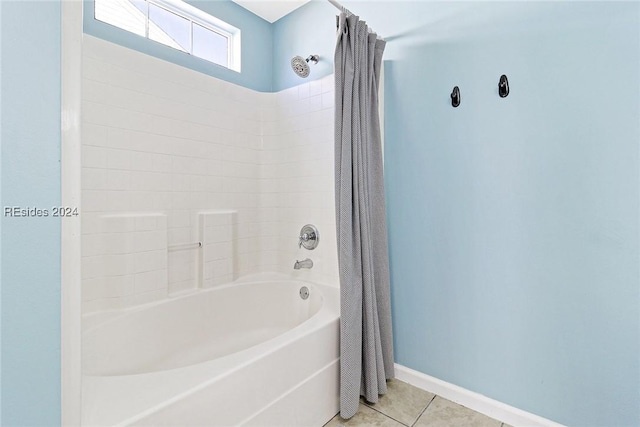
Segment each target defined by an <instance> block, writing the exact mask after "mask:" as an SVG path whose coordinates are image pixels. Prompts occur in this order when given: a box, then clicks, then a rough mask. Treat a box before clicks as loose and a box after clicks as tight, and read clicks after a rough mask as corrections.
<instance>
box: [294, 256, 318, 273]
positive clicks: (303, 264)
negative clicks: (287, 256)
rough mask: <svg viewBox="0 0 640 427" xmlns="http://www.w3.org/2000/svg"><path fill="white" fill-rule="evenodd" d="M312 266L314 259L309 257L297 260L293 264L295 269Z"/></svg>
mask: <svg viewBox="0 0 640 427" xmlns="http://www.w3.org/2000/svg"><path fill="white" fill-rule="evenodd" d="M311 267H313V261H311V260H310V259H309V258H307V259H305V260H302V261H296V263H295V264H293V269H294V270H300V269H301V268H311Z"/></svg>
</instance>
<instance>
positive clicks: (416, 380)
mask: <svg viewBox="0 0 640 427" xmlns="http://www.w3.org/2000/svg"><path fill="white" fill-rule="evenodd" d="M395 369H396V378H397V379H399V380H400V381H404V382H406V383H409V384H411V385H413V386H415V387H418V388H420V389H422V390H426V391H428V392H431V393H434V394H437V395H438V396H440V397H443V398H445V399H448V400H451V401H452V402H455V403H457V404H459V405H462V406H465V407H467V408H469V409H473V410H474V411H476V412H480V413H481V414H484V415H486V416H488V417H491V418H494V419H496V420H499V421H502V422H503V423H506V424H510V425H512V426H515V427H562V424H558V423H556V422H554V421H550V420H548V419H546V418H542V417H539V416H537V415H534V414H531V413H529V412H526V411H523V410H521V409H518V408H514V407H513V406H509V405H507V404H505V403H502V402H498V401H497V400H493V399H490V398H488V397H487V396H483V395H481V394H479V393H475V392H473V391H469V390H467V389H465V388H462V387H458V386H457V385H454V384H451V383H448V382H446V381H442V380H439V379H438V378H434V377H431V376H429V375H427V374H423V373H422V372H418V371H414V370H413V369H410V368H407V367H405V366H402V365H398V364H397V363H396V365H395Z"/></svg>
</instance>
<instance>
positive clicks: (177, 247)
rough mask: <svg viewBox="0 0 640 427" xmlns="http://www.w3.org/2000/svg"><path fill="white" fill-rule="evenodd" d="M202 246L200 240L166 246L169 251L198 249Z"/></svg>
mask: <svg viewBox="0 0 640 427" xmlns="http://www.w3.org/2000/svg"><path fill="white" fill-rule="evenodd" d="M201 247H202V242H196V243H185V244H183V245H173V246H168V247H167V250H169V251H184V250H187V249H198V248H201Z"/></svg>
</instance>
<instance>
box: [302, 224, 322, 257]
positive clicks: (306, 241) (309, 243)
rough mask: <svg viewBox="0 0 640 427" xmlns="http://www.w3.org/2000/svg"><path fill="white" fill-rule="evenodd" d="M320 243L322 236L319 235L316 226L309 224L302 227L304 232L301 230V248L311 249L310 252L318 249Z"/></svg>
mask: <svg viewBox="0 0 640 427" xmlns="http://www.w3.org/2000/svg"><path fill="white" fill-rule="evenodd" d="M319 242H320V235H319V234H318V229H317V228H316V227H315V226H314V225H311V224H307V225H305V226H304V227H302V230H300V240H299V243H298V247H299V248H301V247H303V246H304V248H305V249H309V250H310V251H312V250H314V249H315V248H317V247H318V243H319Z"/></svg>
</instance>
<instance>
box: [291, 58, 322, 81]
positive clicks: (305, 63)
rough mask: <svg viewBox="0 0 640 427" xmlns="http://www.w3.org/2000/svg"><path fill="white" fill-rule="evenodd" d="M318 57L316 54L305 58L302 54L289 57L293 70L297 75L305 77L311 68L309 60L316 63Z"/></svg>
mask: <svg viewBox="0 0 640 427" xmlns="http://www.w3.org/2000/svg"><path fill="white" fill-rule="evenodd" d="M319 59H320V57H319V56H318V55H311V56H309V57H308V58H307V59H304V58H303V57H302V56H294V57H293V58H292V59H291V68H293V72H294V73H296V74H297V75H298V76H300V77H302V78H306V77H308V76H309V73H310V72H311V69H310V68H309V61H312V62H313V63H314V64H317V63H318V60H319Z"/></svg>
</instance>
